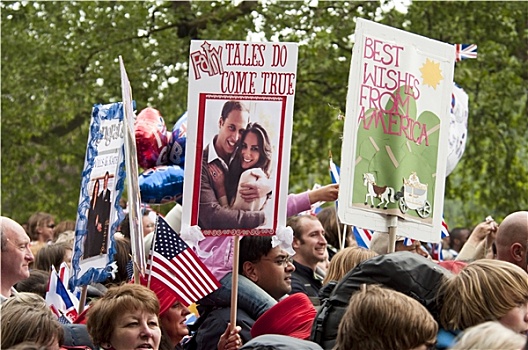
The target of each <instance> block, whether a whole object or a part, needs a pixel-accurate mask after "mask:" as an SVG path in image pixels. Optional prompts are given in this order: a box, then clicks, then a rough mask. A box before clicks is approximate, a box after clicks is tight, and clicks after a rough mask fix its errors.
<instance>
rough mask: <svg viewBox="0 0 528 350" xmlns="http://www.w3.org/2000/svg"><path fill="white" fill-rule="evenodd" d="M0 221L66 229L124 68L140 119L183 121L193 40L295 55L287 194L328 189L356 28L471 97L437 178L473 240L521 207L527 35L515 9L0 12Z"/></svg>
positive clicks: (54, 5)
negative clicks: (366, 29) (406, 44)
mask: <svg viewBox="0 0 528 350" xmlns="http://www.w3.org/2000/svg"><path fill="white" fill-rule="evenodd" d="M0 6H1V10H2V11H1V16H2V18H1V26H2V38H1V39H2V53H1V55H2V71H1V91H2V95H1V98H2V100H1V108H2V110H1V112H2V135H1V136H2V138H1V146H2V212H3V215H8V216H11V217H13V218H15V219H17V220H19V221H20V222H24V221H26V220H27V218H28V217H29V216H30V215H31V214H32V213H33V212H35V211H37V210H40V211H47V212H51V213H53V214H56V215H57V216H58V219H59V220H60V219H75V215H76V206H77V201H78V196H79V184H80V173H81V169H82V167H83V161H84V154H85V149H86V141H87V137H88V125H89V119H90V112H91V108H92V105H93V104H94V103H108V102H115V101H120V100H121V86H120V76H119V65H118V62H117V58H118V56H119V55H121V56H122V57H123V60H124V62H125V65H126V68H127V72H128V75H129V78H130V81H131V85H132V90H133V97H134V100H136V104H137V108H138V110H141V109H143V108H145V107H147V106H152V107H155V108H157V109H158V110H160V111H161V113H162V115H163V117H164V119H165V121H166V124H167V127H168V128H170V127H171V126H172V125H173V124H174V123H175V122H176V121H177V119H178V118H179V116H180V115H181V114H182V113H183V112H184V111H185V110H186V109H187V76H188V55H189V44H190V40H191V39H194V38H200V39H210V40H246V39H247V37H248V35H249V34H250V33H259V34H258V35H257V37H259V38H263V40H268V41H275V40H280V41H292V42H298V43H299V45H300V47H299V64H298V72H297V91H296V96H295V113H294V126H293V138H292V139H293V145H292V149H291V167H290V169H291V174H290V190H291V191H292V192H299V191H304V190H306V189H308V188H312V186H313V184H314V183H315V182H318V183H321V184H326V183H329V182H330V177H329V174H328V151H329V150H331V151H332V154H333V157H334V161H335V162H336V163H337V164H339V160H340V154H341V143H342V140H341V137H342V134H343V120H340V119H339V118H338V116H339V115H344V114H345V110H346V93H347V84H348V75H349V69H350V60H351V52H352V47H353V33H354V28H355V18H357V17H363V18H368V19H374V18H375V19H376V20H378V21H380V22H382V23H384V24H387V25H391V26H393V27H397V28H404V29H405V30H409V31H411V32H414V33H417V34H420V35H424V36H427V37H430V38H433V39H438V40H442V41H446V42H450V43H475V44H477V45H478V47H479V49H478V55H479V56H478V59H476V60H465V61H462V62H459V63H457V65H456V68H455V81H456V82H457V83H458V84H459V85H460V86H461V87H462V88H463V89H464V90H465V91H466V92H467V93H468V95H469V125H468V143H467V146H466V152H465V154H464V156H463V158H462V160H461V162H460V163H459V165H458V166H457V168H456V169H455V170H454V172H453V173H452V174H451V175H450V176H449V177H448V178H447V187H446V204H445V208H444V211H445V217H446V219H447V221H448V223H449V225H450V226H452V227H454V226H456V225H468V226H472V225H475V224H476V223H478V222H479V221H481V220H482V219H483V218H484V217H485V216H486V215H488V214H491V215H493V216H494V217H495V219H497V220H500V219H501V218H502V217H504V216H505V215H506V214H507V213H509V212H511V211H514V210H520V209H523V208H524V209H525V208H527V207H528V195H526V193H528V188H527V186H528V164H527V162H528V151H527V150H528V118H527V81H528V62H527V59H528V58H527V56H528V54H527V52H528V47H527V46H528V44H527V43H528V37H527V36H528V29H527V22H526V18H527V8H526V5H525V4H524V3H523V2H462V1H452V2H419V1H418V2H417V1H415V2H412V4H411V5H410V6H409V8H408V13H407V14H406V15H403V14H401V13H400V12H398V11H396V10H395V9H392V10H389V12H385V13H384V12H383V10H381V8H380V3H379V2H371V1H351V2H342V1H319V2H314V1H291V2H286V1H276V2H266V4H265V5H263V4H262V3H261V2H256V1H243V2H241V3H240V4H238V5H237V6H235V5H233V3H232V2H230V1H174V2H139V1H138V2H128V1H127V2H123V1H119V2H115V1H114V2H84V1H82V2H53V1H49V2H48V1H47V2H23V3H22V2H2V3H1V4H0Z"/></svg>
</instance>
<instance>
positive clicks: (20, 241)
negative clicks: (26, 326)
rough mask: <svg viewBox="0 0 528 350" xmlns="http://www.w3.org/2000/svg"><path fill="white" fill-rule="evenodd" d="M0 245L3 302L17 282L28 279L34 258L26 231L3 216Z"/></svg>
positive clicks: (0, 285)
mask: <svg viewBox="0 0 528 350" xmlns="http://www.w3.org/2000/svg"><path fill="white" fill-rule="evenodd" d="M0 243H1V247H0V263H1V267H0V279H1V281H0V301H4V300H5V299H7V298H9V297H10V296H11V293H12V291H13V286H14V285H15V284H16V283H17V282H20V281H22V280H24V279H26V278H28V277H29V264H30V263H31V262H32V261H33V260H34V257H33V254H32V253H31V250H30V249H29V243H30V239H29V236H28V235H27V233H26V231H24V229H23V228H22V226H20V225H19V224H18V223H17V222H16V221H14V220H12V219H10V218H8V217H5V216H0Z"/></svg>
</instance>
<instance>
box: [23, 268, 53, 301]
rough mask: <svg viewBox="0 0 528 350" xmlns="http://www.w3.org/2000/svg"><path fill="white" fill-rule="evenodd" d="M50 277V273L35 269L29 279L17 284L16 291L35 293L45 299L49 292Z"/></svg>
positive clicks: (30, 273)
mask: <svg viewBox="0 0 528 350" xmlns="http://www.w3.org/2000/svg"><path fill="white" fill-rule="evenodd" d="M49 276H50V273H49V271H48V272H46V271H42V270H36V269H33V270H31V271H30V272H29V277H28V278H26V279H24V280H22V281H20V282H18V283H17V284H15V289H16V290H17V291H18V292H28V293H35V294H38V295H40V296H41V297H43V298H45V297H46V292H47V290H48V282H49ZM19 294H20V293H19Z"/></svg>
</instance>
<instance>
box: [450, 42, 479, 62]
mask: <svg viewBox="0 0 528 350" xmlns="http://www.w3.org/2000/svg"><path fill="white" fill-rule="evenodd" d="M454 46H455V61H456V62H460V61H461V60H463V59H466V58H477V45H475V44H455V45H454Z"/></svg>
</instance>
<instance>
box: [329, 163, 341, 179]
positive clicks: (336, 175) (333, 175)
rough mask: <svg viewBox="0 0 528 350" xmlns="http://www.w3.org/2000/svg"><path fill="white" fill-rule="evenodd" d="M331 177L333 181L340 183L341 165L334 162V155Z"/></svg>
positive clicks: (331, 164)
mask: <svg viewBox="0 0 528 350" xmlns="http://www.w3.org/2000/svg"><path fill="white" fill-rule="evenodd" d="M329 167H330V177H331V178H332V183H334V184H338V183H339V174H340V172H341V171H340V169H339V167H338V166H337V165H336V164H335V163H334V161H333V160H332V157H330V166H329Z"/></svg>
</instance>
